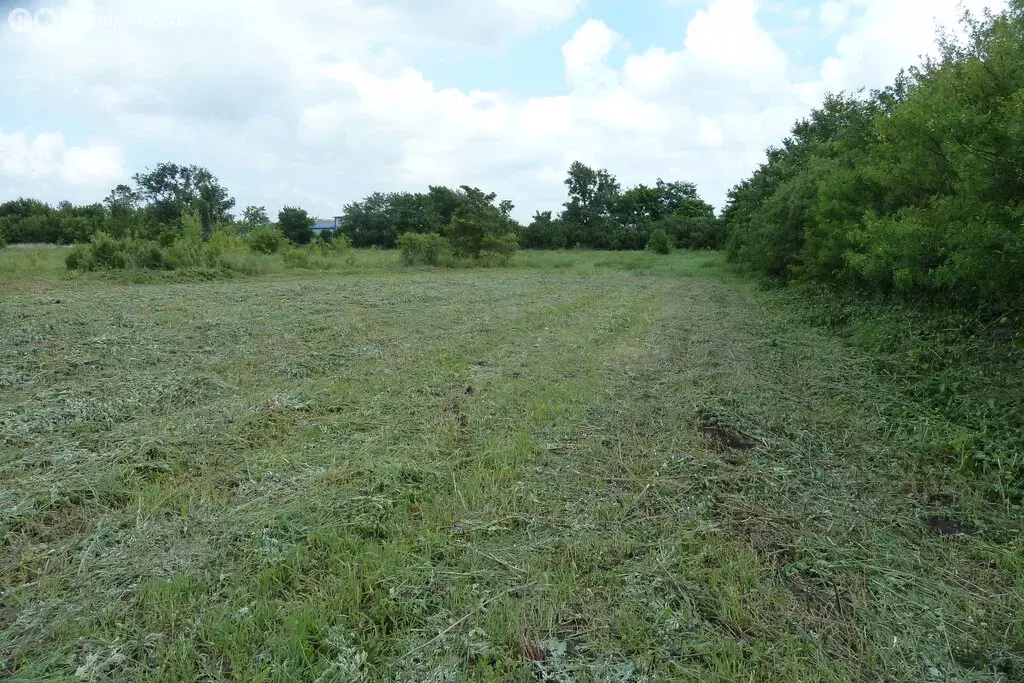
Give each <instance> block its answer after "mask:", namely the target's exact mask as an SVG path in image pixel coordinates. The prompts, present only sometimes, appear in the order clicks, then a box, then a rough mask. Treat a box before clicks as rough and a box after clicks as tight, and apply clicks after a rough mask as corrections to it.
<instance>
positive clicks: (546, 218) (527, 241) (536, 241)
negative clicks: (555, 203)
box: [519, 211, 566, 249]
mask: <svg viewBox="0 0 1024 683" xmlns="http://www.w3.org/2000/svg"><path fill="white" fill-rule="evenodd" d="M519 246H520V247H522V248H523V249H564V248H565V247H566V238H565V226H564V224H563V223H562V221H561V220H560V219H557V218H553V217H552V214H551V212H550V211H538V212H537V213H536V214H534V216H533V221H532V222H531V223H530V224H529V225H527V226H526V227H524V228H523V229H521V230H520V231H519Z"/></svg>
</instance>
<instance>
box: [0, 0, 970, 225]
mask: <svg viewBox="0 0 1024 683" xmlns="http://www.w3.org/2000/svg"><path fill="white" fill-rule="evenodd" d="M981 1H982V0H969V2H970V3H973V4H974V5H978V4H979V3H980V2H981ZM580 4H581V0H495V1H493V2H479V1H478V0H440V1H438V2H433V3H429V4H428V3H423V2H420V0H391V1H390V2H387V3H384V2H371V1H370V0H346V1H344V2H328V0H311V1H310V2H304V3H287V4H286V3H284V2H283V0H222V1H221V2H217V3H210V2H200V1H199V0H179V1H177V2H172V1H171V0H153V1H152V2H148V3H146V4H145V5H139V4H136V3H132V2H129V0H70V4H69V6H68V7H69V8H68V10H67V12H68V14H66V15H64V16H62V21H61V23H60V25H59V26H58V27H55V28H53V29H48V30H46V31H33V32H28V33H24V34H13V33H10V34H5V35H4V36H3V38H2V39H0V72H3V73H11V74H13V73H17V74H18V76H19V78H18V80H17V81H15V80H5V81H4V87H5V88H6V89H7V91H8V92H11V93H12V95H13V96H16V97H17V98H19V101H23V102H30V103H31V105H32V108H33V109H38V110H47V111H51V112H60V111H66V112H73V113H74V115H75V116H76V117H77V116H78V115H83V120H90V121H92V122H93V123H92V124H91V127H88V128H85V130H87V133H86V134H85V135H84V136H79V135H77V134H76V135H75V136H71V134H70V131H71V130H76V131H79V130H83V126H85V124H84V123H75V124H74V125H73V126H72V125H71V123H70V121H69V125H68V127H66V128H65V129H64V130H65V132H66V133H67V134H68V136H69V137H74V138H75V140H76V144H78V145H79V146H69V145H68V143H67V142H66V141H65V139H64V137H63V136H61V135H60V134H54V133H49V134H47V133H44V134H41V135H37V136H36V137H35V138H31V139H30V138H29V137H28V133H27V132H17V133H11V134H7V135H3V134H0V152H2V155H0V176H3V177H4V178H7V179H13V178H18V179H21V180H19V181H18V183H21V184H17V183H14V181H13V180H10V181H8V180H5V181H4V183H3V185H0V189H7V187H8V186H13V187H17V188H19V191H20V188H23V187H27V188H29V189H28V191H32V192H35V191H37V190H38V191H39V192H44V191H45V192H49V193H50V195H49V196H47V197H45V198H47V199H50V200H55V199H60V198H63V197H64V196H65V195H64V194H63V193H70V194H73V192H72V190H75V191H79V190H81V189H82V188H86V187H93V188H96V189H98V190H99V189H102V190H103V193H104V194H105V190H106V188H108V187H110V186H111V185H113V184H114V183H115V182H123V181H124V180H125V179H126V177H127V175H128V171H126V170H125V169H124V166H125V162H124V160H123V156H122V153H121V149H122V148H124V149H127V150H128V152H129V157H130V158H131V159H132V161H133V162H134V163H137V164H139V165H143V166H145V165H152V164H154V163H156V162H158V161H162V160H164V159H173V160H175V161H180V162H186V163H190V162H195V163H200V164H203V165H205V166H208V167H209V168H210V169H211V170H213V171H214V172H215V173H217V174H218V175H219V176H220V177H221V179H222V180H223V181H224V182H225V184H226V185H227V186H228V187H229V188H231V189H232V190H233V191H234V192H235V193H236V194H237V196H238V199H239V203H240V204H242V205H244V204H246V203H250V202H254V203H258V204H266V205H267V206H268V208H273V207H275V206H280V205H282V204H285V203H298V204H303V205H306V204H308V205H309V206H308V208H309V209H310V210H312V211H313V212H315V213H318V214H323V215H329V214H332V213H333V212H335V211H337V210H339V209H340V208H341V205H342V204H344V203H346V202H349V201H352V200H355V199H358V198H359V197H361V196H364V195H365V194H368V193H369V192H370V191H373V190H392V189H413V188H422V187H423V186H425V185H426V184H427V183H445V184H461V183H469V184H474V185H479V186H481V187H485V188H487V189H491V190H494V191H497V192H499V193H500V194H501V195H502V196H503V197H509V198H511V199H513V200H514V201H516V203H517V204H518V205H519V207H520V210H519V211H518V212H517V214H518V215H519V216H520V217H528V216H529V214H530V213H532V211H533V210H535V209H541V208H552V209H553V208H557V207H558V206H559V204H560V203H561V202H562V201H564V187H563V186H562V183H561V180H562V177H563V175H564V172H565V169H566V168H567V167H568V164H569V163H570V162H571V161H573V160H574V159H580V160H582V161H584V162H586V163H590V164H593V165H597V166H601V167H607V168H609V169H610V170H612V171H613V172H615V173H617V174H618V175H619V177H620V180H622V181H623V183H624V184H632V183H636V182H648V183H649V182H651V180H653V179H654V178H657V177H659V176H661V177H664V178H666V179H670V178H680V179H687V180H693V181H695V182H697V183H698V184H699V185H700V186H701V189H702V190H703V191H704V192H705V193H706V194H707V195H708V196H709V198H710V199H712V200H713V201H716V202H721V201H722V199H723V198H724V195H725V191H726V189H727V188H728V187H729V186H730V185H731V184H733V183H735V182H736V181H737V180H739V179H740V178H742V177H743V176H745V175H747V174H749V172H750V171H751V170H752V168H753V167H754V165H755V164H756V163H757V161H758V160H759V159H760V158H761V157H762V155H763V149H764V148H765V147H766V146H767V145H769V144H772V143H775V142H777V141H778V140H779V139H780V138H781V137H782V136H783V135H784V134H785V133H786V132H787V131H788V130H789V129H790V127H791V125H792V123H793V121H794V120H795V119H797V118H798V117H800V116H803V115H805V114H806V113H807V111H808V110H809V108H810V107H811V106H814V105H815V104H817V103H818V102H819V100H820V97H821V95H822V94H823V93H824V91H825V89H826V88H827V89H832V90H837V89H842V88H852V87H858V86H860V85H869V86H875V87H877V86H880V85H884V84H885V83H887V82H889V81H891V79H892V77H893V75H895V72H896V71H897V70H898V69H899V68H900V67H901V66H906V65H909V64H911V63H913V62H914V61H915V60H916V57H917V55H918V54H920V53H921V52H924V51H926V50H928V49H930V46H931V45H932V39H933V37H934V28H935V25H934V22H933V21H930V20H929V21H922V20H921V19H922V17H937V18H939V19H941V20H942V21H945V22H947V23H952V21H953V20H954V19H955V18H956V15H957V12H956V5H957V0H900V2H898V3H897V2H891V1H890V0H827V1H826V2H825V3H823V4H822V5H820V6H819V13H820V18H821V20H822V22H823V27H824V26H825V25H828V26H834V27H835V30H836V31H837V32H838V33H837V37H836V38H834V39H833V40H834V49H833V50H832V52H833V54H832V55H831V56H830V57H829V59H827V60H826V61H824V62H823V63H820V64H807V63H802V64H793V63H791V62H790V60H789V59H787V52H786V51H784V50H783V49H782V48H781V47H780V44H779V41H778V39H777V38H776V37H774V36H773V33H772V32H771V31H769V30H767V29H766V28H765V26H764V23H763V22H762V20H761V19H762V18H761V16H760V11H761V3H759V2H758V0H708V1H706V2H700V3H691V4H696V5H699V7H698V8H697V9H696V12H695V14H694V15H693V17H692V18H691V20H690V21H689V22H688V23H687V25H686V26H685V31H682V30H681V31H680V36H679V42H678V43H677V44H674V45H665V46H657V45H655V46H651V47H649V48H646V49H644V50H643V51H640V52H636V53H633V54H629V53H628V45H627V44H626V43H625V40H624V39H623V38H622V37H621V36H620V35H619V34H618V33H617V32H616V30H615V28H616V27H615V26H614V24H608V23H605V22H603V21H599V20H596V19H592V20H589V21H586V22H582V23H581V24H580V25H579V26H578V27H577V30H576V31H575V32H574V33H573V34H572V36H571V37H570V38H569V39H568V40H567V41H566V42H565V44H564V45H563V46H562V64H557V63H555V64H552V65H551V69H552V70H553V71H556V72H557V71H564V74H565V80H566V86H565V89H564V91H563V92H561V93H558V94H554V95H550V96H543V97H542V96H534V95H532V94H531V93H528V92H519V93H513V92H508V91H507V90H503V89H500V88H499V87H494V88H492V89H489V90H469V89H464V90H459V89H452V88H443V87H439V86H438V85H436V84H435V83H433V82H431V81H430V79H428V78H427V77H426V76H425V75H424V74H425V70H424V69H423V68H417V67H422V64H420V63H419V60H420V59H422V58H423V55H424V54H432V53H436V51H437V50H438V49H443V50H444V51H445V53H446V54H449V55H454V56H456V57H461V58H463V59H474V58H475V57H476V56H477V55H480V54H483V53H491V54H493V53H494V51H495V50H496V49H497V50H500V46H502V45H509V44H511V43H512V42H514V41H515V40H517V39H519V38H521V37H522V36H524V35H527V34H529V33H532V32H535V31H538V30H541V29H543V28H545V27H549V26H554V25H558V24H562V23H564V22H565V21H566V20H568V19H569V18H570V17H571V16H573V13H574V12H575V11H576V9H577V7H578V6H579V5H580ZM826 5H828V6H829V7H830V8H831V9H826V8H825V6H826ZM140 7H144V9H140ZM805 9H806V8H805ZM141 12H145V13H146V14H147V17H148V19H147V17H140V16H139V14H140V13H141ZM775 14H776V15H778V14H779V13H777V12H776V13H775ZM98 16H102V17H113V18H116V17H119V16H120V17H122V18H125V17H128V18H131V17H134V18H135V19H136V20H137V21H136V22H135V24H134V25H131V26H125V25H122V26H120V27H118V26H116V25H103V24H102V23H101V24H99V25H98V24H97V23H96V22H95V18H96V17H98ZM76 17H77V20H75V18H76ZM161 17H163V18H164V19H165V20H158V19H160V18H161ZM796 19H797V20H798V21H801V19H800V17H799V16H797V17H796ZM809 19H810V14H806V16H804V17H803V19H802V21H807V20H809ZM108 23H109V22H108ZM787 47H788V46H787ZM789 54H791V55H792V54H793V52H792V51H791V50H790V52H789ZM620 57H621V58H622V59H621V60H620V59H619V58H620ZM7 67H9V68H7ZM819 71H820V78H818V79H814V80H809V81H805V80H800V79H798V78H796V76H795V74H798V73H818V72H819ZM497 85H500V84H497ZM12 116H13V115H12V114H11V113H10V108H5V110H3V111H0V127H6V128H7V129H8V130H16V131H21V130H22V129H23V128H25V127H26V125H27V121H26V120H22V121H20V122H15V123H13V124H11V123H9V121H14V119H12V118H11V117H12ZM57 127H58V128H59V127H60V126H57ZM49 128H50V129H53V128H54V126H52V125H51V126H49ZM90 133H95V134H96V135H95V138H96V140H93V141H88V142H86V143H85V144H81V143H79V142H78V140H80V139H86V140H88V139H89V138H90V137H91V136H90ZM100 139H102V141H98V140H100ZM133 170H138V169H133ZM32 179H35V181H38V182H35V181H33V182H31V183H28V184H26V183H27V182H28V180H32ZM96 198H98V196H97V197H96ZM0 199H2V198H0Z"/></svg>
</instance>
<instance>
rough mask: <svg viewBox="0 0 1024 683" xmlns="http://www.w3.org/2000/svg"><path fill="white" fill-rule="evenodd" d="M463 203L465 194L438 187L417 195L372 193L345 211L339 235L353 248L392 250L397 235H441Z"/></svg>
mask: <svg viewBox="0 0 1024 683" xmlns="http://www.w3.org/2000/svg"><path fill="white" fill-rule="evenodd" d="M465 201H466V195H465V192H464V191H462V190H453V189H451V188H448V187H440V186H431V187H430V188H429V189H428V191H427V192H417V193H408V192H392V193H382V192H375V193H374V194H372V195H370V196H369V197H367V198H366V199H364V200H363V201H361V202H355V203H352V204H349V205H348V206H346V207H345V209H344V211H343V212H342V216H341V226H340V231H341V232H342V233H343V234H345V235H346V236H347V237H348V238H349V240H350V241H351V244H352V245H353V246H356V247H371V246H377V247H383V248H385V249H393V248H394V247H395V246H396V245H397V241H398V236H399V235H403V234H405V233H419V234H428V233H438V234H440V233H442V232H444V230H445V228H446V227H447V226H448V225H449V224H450V223H451V221H452V217H453V216H454V215H455V211H456V209H458V207H459V206H461V205H462V204H463V203H464V202H465Z"/></svg>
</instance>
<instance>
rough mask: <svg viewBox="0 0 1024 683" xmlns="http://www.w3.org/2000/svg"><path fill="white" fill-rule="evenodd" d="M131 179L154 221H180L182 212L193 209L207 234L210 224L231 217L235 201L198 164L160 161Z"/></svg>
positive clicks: (173, 223) (225, 189)
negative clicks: (183, 164)
mask: <svg viewBox="0 0 1024 683" xmlns="http://www.w3.org/2000/svg"><path fill="white" fill-rule="evenodd" d="M132 180H134V181H135V184H136V185H137V186H138V190H137V192H138V195H139V197H140V198H141V200H142V202H143V203H144V204H145V206H146V209H147V211H148V212H149V213H150V214H151V215H152V216H153V218H154V219H155V220H156V221H157V222H158V223H162V224H165V225H176V224H180V222H181V216H182V214H183V213H186V212H195V213H197V214H198V215H199V218H200V220H201V221H202V223H203V231H204V233H207V234H208V233H209V232H210V231H211V230H212V229H213V225H214V224H216V223H221V222H227V221H230V220H231V213H230V212H231V209H233V208H234V206H235V200H234V199H233V198H232V197H231V196H230V194H229V193H228V190H227V188H225V187H224V186H223V185H221V184H220V181H219V180H218V179H217V177H216V176H215V175H213V174H212V173H210V171H208V170H207V169H205V168H203V167H201V166H196V165H195V164H192V165H190V166H179V165H178V164H174V163H170V162H164V163H160V164H157V166H156V168H154V169H152V170H147V171H146V172H145V173H136V174H135V175H134V176H132Z"/></svg>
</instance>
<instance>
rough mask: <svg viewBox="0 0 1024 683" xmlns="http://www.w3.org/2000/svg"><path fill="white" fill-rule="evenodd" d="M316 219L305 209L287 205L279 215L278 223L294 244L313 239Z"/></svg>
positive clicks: (306, 242)
mask: <svg viewBox="0 0 1024 683" xmlns="http://www.w3.org/2000/svg"><path fill="white" fill-rule="evenodd" d="M315 223H316V221H315V220H314V219H313V218H312V217H311V216H310V215H309V214H308V213H306V210H305V209H298V208H295V207H294V206H286V207H284V208H283V209H281V211H280V213H278V215H277V225H278V228H280V230H281V232H282V233H283V234H284V236H285V237H286V238H288V240H289V241H290V242H292V243H293V244H300V245H301V244H309V243H310V242H311V241H313V236H314V234H313V225H314V224H315Z"/></svg>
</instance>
